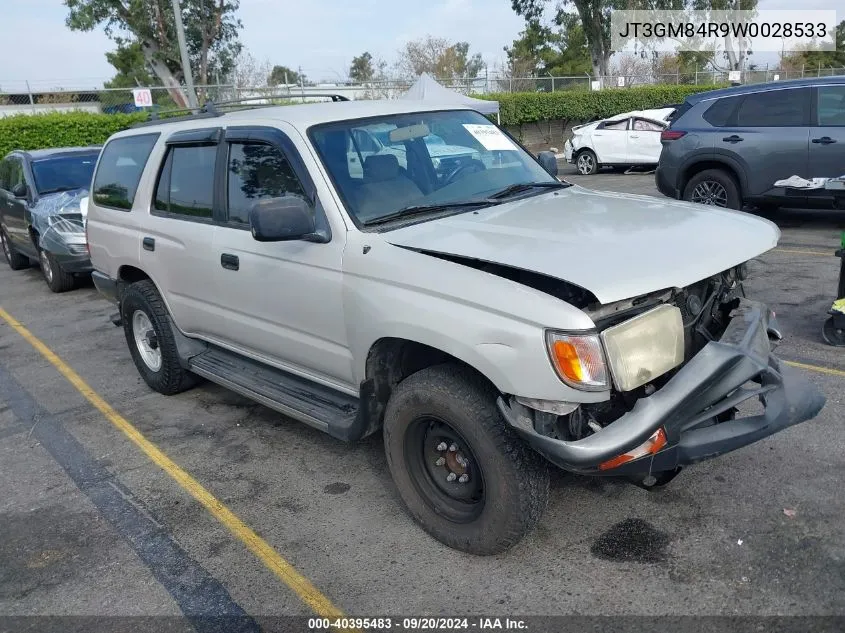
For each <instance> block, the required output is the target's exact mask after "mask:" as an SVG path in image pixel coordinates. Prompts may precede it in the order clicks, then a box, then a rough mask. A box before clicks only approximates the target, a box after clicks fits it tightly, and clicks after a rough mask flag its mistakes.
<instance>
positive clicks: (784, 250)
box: [772, 247, 834, 257]
mask: <svg viewBox="0 0 845 633" xmlns="http://www.w3.org/2000/svg"><path fill="white" fill-rule="evenodd" d="M772 250H773V251H779V252H781V253H797V254H800V255H815V256H816V257H834V254H833V251H830V252H827V251H811V250H808V249H805V248H780V247H778V248H773V249H772Z"/></svg>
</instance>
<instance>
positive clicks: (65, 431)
mask: <svg viewBox="0 0 845 633" xmlns="http://www.w3.org/2000/svg"><path fill="white" fill-rule="evenodd" d="M571 172H572V170H571V168H570V167H566V169H565V170H564V173H562V177H564V178H566V179H568V180H570V181H571V182H573V183H576V184H578V185H582V186H588V187H591V188H597V189H608V190H613V191H619V192H625V193H642V194H646V195H659V194H657V192H656V190H655V189H654V183H653V177H652V176H651V175H634V174H629V175H625V174H620V173H599V174H597V175H594V176H590V177H582V176H579V175H577V174H573V173H571ZM766 217H768V219H771V220H772V221H774V222H776V223H777V224H778V225H779V226H780V227H781V229H782V238H781V242H780V244H779V247H778V248H777V249H775V250H773V251H771V252H769V253H767V254H765V255H763V256H762V257H760V258H759V259H758V260H755V261H754V262H752V265H751V272H752V278H751V280H750V281H749V282H748V283H747V292H748V295H749V296H751V297H754V298H759V299H761V300H763V301H766V302H768V303H769V304H771V305H772V306H773V308H774V309H775V310H776V312H777V315H778V319H779V321H780V324H781V325H782V327H783V329H784V331H785V335H786V336H785V339H784V341H783V342H782V344H781V345H780V347H779V350H778V351H779V354H780V356H781V357H783V358H784V359H787V360H789V361H793V362H796V363H800V364H802V365H806V366H808V369H807V370H806V371H807V375H808V376H809V377H810V379H811V380H812V381H813V382H814V383H815V384H816V385H817V386H818V387H819V388H820V389H821V390H822V391H823V392H824V394H825V395H826V397H827V405H826V407H825V408H824V410H823V411H822V412H821V414H820V415H819V416H818V417H817V418H816V419H815V420H813V421H811V422H808V423H805V424H802V425H799V426H797V427H793V428H791V429H788V430H787V431H784V432H782V433H780V434H778V435H776V436H774V437H771V438H769V439H766V440H764V441H761V442H759V443H757V444H754V445H752V446H750V447H747V448H744V449H741V450H739V451H736V452H734V453H731V454H729V455H727V456H724V457H722V458H720V459H717V460H713V461H709V462H705V463H702V464H699V465H696V466H695V467H692V468H689V469H688V470H686V471H685V472H683V473H681V475H680V476H679V477H677V478H676V479H675V480H674V481H673V482H672V483H671V484H669V485H668V486H667V487H665V488H663V489H661V490H659V491H655V492H648V491H644V490H641V489H639V488H636V487H634V486H632V485H630V484H626V483H622V482H617V481H614V480H605V479H602V480H599V479H590V478H584V477H576V476H571V475H567V474H564V473H557V474H555V475H554V477H553V483H552V495H551V501H550V504H549V507H548V510H547V512H546V514H545V515H544V517H543V519H542V521H541V523H540V525H539V527H538V528H537V529H536V531H535V532H533V533H532V534H531V535H530V536H528V537H527V538H526V539H525V540H524V541H523V542H521V543H520V544H519V545H518V546H516V547H515V548H513V549H512V550H511V551H509V552H507V553H505V554H502V555H498V556H495V557H487V558H482V557H474V556H470V555H466V554H462V553H460V552H456V551H454V550H450V549H448V548H446V547H445V546H443V545H441V544H440V543H439V542H437V541H435V540H433V539H432V538H430V537H429V536H428V535H426V534H425V532H423V531H422V530H421V529H419V528H418V527H417V526H416V525H415V524H414V523H413V521H412V520H411V519H410V518H409V516H408V515H407V514H405V512H404V511H403V510H402V508H401V507H400V503H399V500H398V497H397V494H396V492H395V490H394V488H393V485H392V482H391V479H390V475H389V472H388V469H387V465H386V462H385V458H384V454H383V450H382V444H381V436H380V435H378V436H375V437H371V438H368V439H367V440H365V441H363V442H361V443H358V444H351V445H347V444H344V443H342V442H339V441H337V440H334V439H332V438H330V437H328V436H327V435H323V434H321V433H319V432H317V431H314V430H312V429H310V428H308V427H306V426H304V425H302V424H300V423H297V422H295V421H293V420H290V419H287V418H285V417H284V416H282V415H280V414H277V413H275V412H273V411H271V410H269V409H267V408H265V407H263V406H260V405H257V404H254V403H252V402H250V401H247V400H245V399H243V398H241V397H239V396H237V395H235V394H233V393H230V392H228V391H226V390H225V389H223V388H220V387H217V386H214V385H211V384H208V383H205V384H202V385H200V386H199V387H197V388H195V389H193V390H191V391H189V392H186V393H183V394H180V395H177V396H171V397H166V396H162V395H159V394H157V393H154V392H152V391H151V390H150V389H149V388H148V387H147V386H146V384H144V383H143V382H142V380H141V378H140V377H139V375H138V372H137V371H136V369H135V367H134V365H133V364H132V361H131V359H130V356H129V352H128V350H127V346H126V341H125V339H124V335H123V331H122V329H119V328H116V327H114V326H113V325H112V324H111V323H110V322H109V315H110V314H111V313H112V312H113V311H114V310H113V308H112V306H111V305H110V304H108V303H107V302H106V301H105V300H103V299H101V298H100V297H99V296H98V294H97V292H96V290H95V289H94V288H93V286H92V285H90V283H89V284H87V285H85V286H83V287H82V288H79V289H77V290H75V291H72V292H69V293H66V294H62V295H55V294H53V293H51V292H50V291H49V290H48V288H47V287H46V285H45V284H44V282H43V280H42V278H41V274H40V271H39V270H38V268H37V267H35V266H33V267H32V268H30V269H28V270H25V271H21V272H13V271H11V270H10V269H9V268H8V267H6V266H0V307H2V309H3V310H5V312H6V313H7V314H8V315H9V316H10V317H11V318H12V319H13V320H15V321H16V322H19V323H20V326H21V327H22V328H23V329H24V330H25V331H26V332H28V333H29V334H31V337H35V338H37V339H38V340H40V341H41V342H43V344H44V345H45V346H46V348H48V349H47V353H46V354H47V355H45V352H44V350H43V349H42V350H39V349H38V348H37V347H36V346H34V344H33V340H32V339H31V337H29V338H27V337H26V336H24V335H22V334H21V331H20V330H16V329H13V328H12V327H11V326H10V325H9V321H8V320H3V319H0V485H2V493H0V616H60V615H76V616H98V615H112V616H180V615H187V616H191V617H192V618H193V619H192V620H190V623H191V626H192V627H193V628H195V629H196V630H214V629H213V628H209V627H210V626H211V625H209V624H208V622H206V621H205V620H203V619H202V617H203V616H228V617H231V618H233V620H232V622H238V623H239V624H238V627H241V629H242V630H255V626H257V625H256V624H255V623H256V622H260V621H261V618H263V617H266V616H287V615H298V616H307V615H312V614H313V613H314V611H315V609H316V608H322V607H315V606H314V605H315V604H318V605H319V604H329V603H319V601H318V602H317V603H315V602H314V601H313V600H310V599H311V598H313V599H314V600H316V599H317V598H315V596H317V597H324V598H326V599H327V600H328V601H330V604H332V605H334V606H335V607H336V608H337V609H338V610H339V611H342V612H344V613H346V614H349V615H353V616H370V617H372V616H383V615H392V616H402V615H415V616H419V615H424V614H425V615H443V616H451V615H491V614H492V615H499V616H537V615H562V614H570V615H571V614H578V615H616V616H619V615H649V616H653V615H715V614H728V615H845V495H843V494H842V489H843V475H842V473H843V472H845V428H843V420H844V419H845V407H843V399H842V392H843V388H845V351H843V350H842V349H835V348H831V347H829V346H827V345H825V344H824V343H823V342H822V340H821V336H820V332H821V325H822V323H823V321H824V319H825V318H826V311H827V309H828V308H829V306H830V303H831V301H832V300H833V298H834V297H833V295H834V294H835V289H836V281H837V275H838V265H839V260H838V259H837V258H835V257H834V256H833V251H834V250H835V249H836V248H837V245H838V243H839V233H840V231H841V230H842V229H843V228H845V212H832V211H801V210H785V211H779V212H777V213H776V214H773V215H769V216H766ZM718 249H719V245H718V244H713V250H714V251H717V250H718ZM49 353H52V354H55V356H56V357H57V358H58V363H59V364H57V362H55V361H53V360H51V357H50V356H49ZM63 366H64V367H67V368H69V369H70V370H71V372H72V374H71V373H68V372H67V371H65V372H64V375H63V373H61V372H60V370H59V368H61V367H63ZM72 375H75V376H77V377H78V378H79V379H80V380H81V381H83V382H84V384H86V385H87V386H89V387H90V389H91V390H92V393H93V394H94V396H92V395H91V393H88V392H85V391H84V390H83V391H80V384H79V383H80V380H71V379H69V377H68V376H72ZM74 383H76V384H74ZM86 394H87V396H86ZM95 396H96V397H95ZM92 398H93V400H92ZM96 398H100V399H101V401H102V402H103V403H106V406H107V407H111V409H112V410H113V411H114V416H117V417H116V418H115V417H114V416H111V414H109V415H106V414H104V409H103V407H101V406H95V405H94V404H92V402H94V403H96V402H100V401H99V400H97V399H96ZM105 411H106V412H108V411H109V409H105ZM119 420H123V421H125V422H126V423H127V424H128V425H129V427H130V428H131V429H134V431H136V432H137V433H139V434H140V435H141V436H143V437H142V439H144V440H145V441H147V442H148V444H149V446H153V447H154V448H155V449H156V450H159V451H160V452H161V453H162V454H163V455H164V456H166V458H167V459H168V460H170V461H168V462H162V461H161V460H160V459H158V458H156V459H153V458H151V455H153V456H155V455H156V454H155V453H154V451H153V452H152V453H151V452H150V450H152V449H149V446H147V445H145V444H143V443H141V444H139V443H138V440H137V438H135V439H134V440H133V439H132V438H131V437H130V435H131V432H130V431H128V430H127V429H126V428H125V427H123V428H121V426H120V425H119V424H118V422H117V421H119ZM139 447H140V448H139ZM144 447H146V448H144ZM148 449H149V450H148ZM157 460H158V461H157ZM162 464H164V466H163V465H162ZM170 464H173V465H175V466H176V470H174V469H173V468H172V467H171V466H170ZM179 472H181V473H185V474H187V476H188V478H189V479H191V480H192V481H194V482H195V483H196V484H197V485H198V486H200V487H201V489H202V490H205V491H207V492H208V493H209V494H210V495H211V496H212V498H213V499H214V501H215V502H217V503H219V504H220V506H221V507H220V508H218V507H217V506H215V505H214V504H213V503H212V502H211V501H209V504H210V505H203V504H202V503H201V502H199V501H198V500H197V499H198V498H202V497H201V496H200V497H197V495H198V494H200V493H198V492H196V490H194V489H193V488H191V486H190V485H188V483H186V481H187V480H184V479H180V477H182V475H179V474H178V473H179ZM174 473H176V474H174ZM192 490H193V492H192ZM221 508H222V509H221ZM226 512H230V513H231V515H232V516H234V517H236V518H237V520H239V521H241V522H242V524H243V526H245V527H246V529H247V531H246V532H244V531H243V530H241V529H240V528H238V529H235V528H233V527H232V526H233V525H234V524H232V523H231V520H230V519H226V517H228V516H229V515H227V514H226ZM221 517H223V518H221ZM250 531H251V532H252V533H253V534H254V535H255V536H256V538H257V539H259V540H260V541H261V542H263V543H265V544H266V545H267V546H268V547H269V548H270V550H269V552H268V551H266V550H263V549H261V547H259V546H258V545H255V543H257V541H250V539H251V538H252V537H248V534H249V532H250ZM245 534H246V535H247V536H244V535H245ZM250 543H252V545H254V547H252V546H251V545H250ZM262 552H263V554H262ZM279 561H281V562H279ZM284 565H289V566H290V569H288V568H287V567H284ZM280 566H281V567H280ZM290 570H295V571H294V572H292V573H298V574H301V578H303V579H307V582H310V583H311V585H312V587H313V589H314V591H315V592H316V593H309V591H310V590H308V589H307V587H305V585H302V584H297V582H294V581H293V580H292V579H294V580H295V579H296V578H297V577H296V576H295V575H290V574H288V575H285V574H286V573H288V572H290ZM303 587H305V589H303ZM45 621H46V620H38V619H35V620H30V621H28V622H29V623H30V624H31V625H32V627H33V629H32V630H38V629H39V626H40V624H39V623H43V622H45ZM164 621H165V620H163V619H162V620H160V621H159V622H164ZM2 622H3V619H2V618H0V630H3V625H2ZM155 628H159V629H160V628H163V627H155ZM235 628H237V627H235V626H234V625H233V626H232V627H229V628H228V629H227V630H235ZM393 628H394V629H395V628H396V627H393Z"/></svg>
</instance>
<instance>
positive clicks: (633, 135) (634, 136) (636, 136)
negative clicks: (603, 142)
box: [628, 134, 640, 138]
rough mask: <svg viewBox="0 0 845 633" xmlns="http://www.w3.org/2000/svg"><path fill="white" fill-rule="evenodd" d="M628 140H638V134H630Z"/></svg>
mask: <svg viewBox="0 0 845 633" xmlns="http://www.w3.org/2000/svg"><path fill="white" fill-rule="evenodd" d="M628 138H640V136H639V134H631V136H629V137H628Z"/></svg>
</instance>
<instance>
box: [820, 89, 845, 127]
mask: <svg viewBox="0 0 845 633" xmlns="http://www.w3.org/2000/svg"><path fill="white" fill-rule="evenodd" d="M818 117H819V125H821V126H837V127H838V126H845V86H819V104H818Z"/></svg>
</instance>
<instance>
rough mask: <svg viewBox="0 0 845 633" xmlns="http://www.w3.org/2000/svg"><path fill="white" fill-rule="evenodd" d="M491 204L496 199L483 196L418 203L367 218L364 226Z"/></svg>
mask: <svg viewBox="0 0 845 633" xmlns="http://www.w3.org/2000/svg"><path fill="white" fill-rule="evenodd" d="M490 204H494V201H493V200H488V199H486V198H482V199H481V200H466V201H464V202H443V203H441V204H416V205H412V206H410V207H405V208H403V209H399V210H398V211H394V212H393V213H388V214H387V215H382V216H380V217H378V218H373V219H372V220H365V221H364V222H363V224H364V226H375V225H377V224H385V223H387V222H391V221H393V220H398V219H399V218H403V219H404V218H411V217H414V216H417V215H426V214H428V213H437V212H438V211H448V210H449V209H467V208H471V207H483V206H486V205H490Z"/></svg>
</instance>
